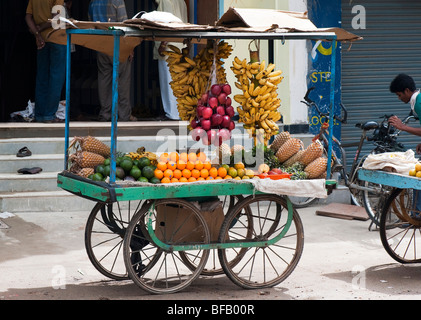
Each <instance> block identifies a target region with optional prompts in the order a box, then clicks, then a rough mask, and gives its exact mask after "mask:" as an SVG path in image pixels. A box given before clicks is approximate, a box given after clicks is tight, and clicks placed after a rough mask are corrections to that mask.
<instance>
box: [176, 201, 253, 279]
mask: <svg viewBox="0 0 421 320" xmlns="http://www.w3.org/2000/svg"><path fill="white" fill-rule="evenodd" d="M219 199H220V201H221V204H222V208H223V211H224V215H225V216H226V215H227V214H228V212H229V210H231V209H232V208H233V207H234V205H235V204H236V203H237V202H239V201H241V200H242V199H244V197H243V196H241V195H233V196H220V197H219ZM250 221H251V220H250ZM245 251H246V249H238V254H237V256H236V257H234V258H233V259H232V261H231V263H233V264H234V263H237V262H238V261H239V260H240V259H241V257H242V255H243V254H244V252H245ZM180 257H181V259H183V261H184V263H185V264H186V266H188V267H189V268H190V269H191V270H195V269H196V268H197V261H196V259H197V257H196V255H191V253H190V252H189V251H180ZM221 274H224V270H223V269H222V267H221V264H220V263H219V258H218V250H217V249H210V250H209V258H208V261H207V263H206V265H205V267H204V268H203V270H202V275H204V276H217V275H221Z"/></svg>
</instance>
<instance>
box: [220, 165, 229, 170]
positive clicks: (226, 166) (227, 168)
mask: <svg viewBox="0 0 421 320" xmlns="http://www.w3.org/2000/svg"><path fill="white" fill-rule="evenodd" d="M222 167H223V168H225V169H226V170H227V171H228V170H229V168H230V166H229V165H228V164H223V165H222Z"/></svg>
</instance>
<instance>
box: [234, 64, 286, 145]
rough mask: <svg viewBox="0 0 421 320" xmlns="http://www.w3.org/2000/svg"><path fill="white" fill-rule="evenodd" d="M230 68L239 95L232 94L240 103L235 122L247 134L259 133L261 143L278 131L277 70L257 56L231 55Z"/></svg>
mask: <svg viewBox="0 0 421 320" xmlns="http://www.w3.org/2000/svg"><path fill="white" fill-rule="evenodd" d="M231 70H232V71H233V72H234V74H235V77H236V78H237V80H238V81H237V82H236V83H235V86H236V87H237V88H238V89H240V90H241V91H242V94H237V95H235V96H234V100H235V101H236V102H237V103H239V104H240V106H239V107H237V112H238V114H239V122H242V123H243V124H244V128H245V129H246V130H247V131H248V133H249V134H250V136H251V137H254V138H256V136H258V133H261V134H262V135H263V140H264V143H265V145H267V144H268V142H269V140H270V138H271V137H272V136H273V135H275V134H277V133H278V132H279V127H278V125H277V124H276V122H277V121H279V120H280V119H281V114H280V112H279V111H278V108H279V107H280V105H281V100H280V99H279V98H278V93H277V89H278V84H280V83H281V82H282V79H283V77H282V76H281V75H282V71H281V70H275V64H273V63H269V64H268V65H266V61H264V60H263V61H261V62H260V61H259V59H258V58H254V60H253V59H252V60H251V61H250V62H247V60H246V59H243V60H241V59H239V58H238V57H235V58H234V60H233V63H232V67H231Z"/></svg>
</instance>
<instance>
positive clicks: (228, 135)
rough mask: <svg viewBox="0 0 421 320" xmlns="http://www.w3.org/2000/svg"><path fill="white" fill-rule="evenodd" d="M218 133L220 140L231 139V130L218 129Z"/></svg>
mask: <svg viewBox="0 0 421 320" xmlns="http://www.w3.org/2000/svg"><path fill="white" fill-rule="evenodd" d="M218 135H219V138H220V139H221V140H222V141H227V140H229V139H231V132H230V131H229V130H228V129H220V130H219V133H218Z"/></svg>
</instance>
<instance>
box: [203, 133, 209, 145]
mask: <svg viewBox="0 0 421 320" xmlns="http://www.w3.org/2000/svg"><path fill="white" fill-rule="evenodd" d="M202 143H203V144H204V145H205V146H208V145H210V142H209V139H208V135H207V134H205V135H204V136H203V137H202Z"/></svg>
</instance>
